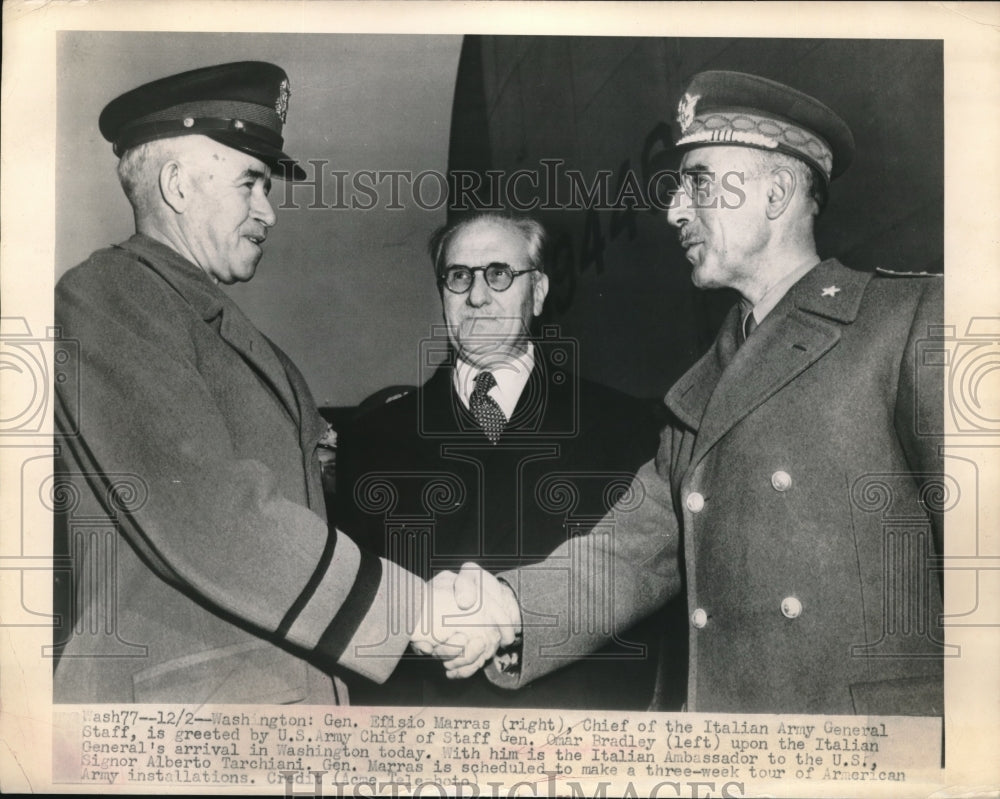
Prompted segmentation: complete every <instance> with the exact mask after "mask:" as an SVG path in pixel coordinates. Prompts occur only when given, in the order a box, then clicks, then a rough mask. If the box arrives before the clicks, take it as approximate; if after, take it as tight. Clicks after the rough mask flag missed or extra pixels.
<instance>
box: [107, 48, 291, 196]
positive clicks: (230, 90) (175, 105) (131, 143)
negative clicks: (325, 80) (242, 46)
mask: <svg viewBox="0 0 1000 799" xmlns="http://www.w3.org/2000/svg"><path fill="white" fill-rule="evenodd" d="M289 94H290V90H289V85H288V76H287V75H286V74H285V71H284V70H283V69H282V68H281V67H279V66H276V65H274V64H268V63H266V62H263V61H240V62H236V63H232V64H219V65H218V66H212V67H203V68H201V69H193V70H191V71H189V72H182V73H180V74H178V75H170V76H169V77H166V78H160V79H159V80H155V81H153V82H152V83H146V84H144V85H142V86H139V87H138V88H135V89H132V90H131V91H129V92H126V93H125V94H123V95H121V96H120V97H117V98H115V99H114V100H112V101H111V102H110V103H108V104H107V106H105V108H104V110H103V111H102V112H101V117H100V120H99V123H98V124H99V127H100V129H101V135H103V136H104V138H105V139H107V140H108V141H109V142H111V143H112V145H113V146H114V152H115V155H117V156H121V155H122V153H124V152H125V151H126V150H128V149H129V148H130V147H135V146H136V145H139V144H145V143H146V142H149V141H153V140H155V139H165V138H170V137H174V136H186V135H191V134H201V135H203V136H208V137H209V138H210V139H214V140H215V141H217V142H219V143H220V144H224V145H226V146H228V147H232V148H234V149H236V150H240V151H241V152H244V153H248V154H249V155H252V156H254V157H256V158H259V159H260V160H261V161H263V162H264V163H265V164H267V165H268V166H269V167H271V169H272V170H273V171H274V174H275V175H276V176H278V177H283V178H287V179H290V180H304V179H305V177H306V174H305V172H304V171H303V169H302V167H300V166H299V165H298V164H296V163H295V161H294V159H292V158H291V157H290V156H288V155H286V154H285V153H284V152H283V151H282V148H283V147H284V139H283V138H282V135H281V132H282V126H283V125H284V123H285V117H286V114H287V113H288V97H289Z"/></svg>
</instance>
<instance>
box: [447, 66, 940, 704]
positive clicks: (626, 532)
mask: <svg viewBox="0 0 1000 799" xmlns="http://www.w3.org/2000/svg"><path fill="white" fill-rule="evenodd" d="M678 122H679V125H680V136H679V137H678V138H677V141H676V144H677V146H678V147H679V148H680V150H681V151H682V152H683V159H682V161H681V166H680V183H681V185H682V186H683V191H678V192H677V196H676V202H675V204H674V205H673V206H672V207H671V208H670V210H669V212H668V214H667V218H668V221H669V223H670V224H671V225H673V226H674V227H676V229H677V231H678V235H679V237H680V243H681V245H682V246H683V247H684V249H685V250H686V253H687V258H688V260H689V261H690V262H691V264H692V266H693V272H692V279H693V281H694V283H695V285H697V286H699V287H701V288H714V287H729V288H733V289H735V290H736V291H737V292H738V293H739V295H740V301H739V303H738V304H737V305H736V306H734V307H733V308H732V309H731V311H730V313H729V315H728V317H727V318H726V320H725V321H724V323H723V325H722V328H721V330H720V331H719V334H718V337H717V339H716V341H715V343H714V345H713V346H712V347H711V349H710V350H709V351H708V352H707V353H706V354H705V355H704V356H703V357H702V358H701V359H700V360H699V361H698V362H697V363H696V364H695V365H694V366H693V367H692V368H691V369H690V370H689V371H688V372H687V373H686V374H685V375H684V376H683V377H681V379H680V380H678V381H677V383H676V384H675V385H674V386H673V387H672V388H671V389H670V391H669V392H668V394H667V396H666V399H665V402H666V405H667V407H668V409H669V410H670V411H671V414H672V422H671V423H670V424H669V425H668V426H667V427H666V428H665V429H664V430H663V431H662V434H661V442H660V448H659V452H658V454H657V456H656V458H655V460H654V461H653V462H652V463H650V464H648V465H647V466H645V467H643V469H641V470H640V473H639V474H638V476H637V479H636V481H635V482H634V484H633V491H632V494H633V497H632V498H631V501H630V503H629V504H628V506H627V507H626V506H625V505H622V506H620V507H618V508H615V509H612V511H611V512H610V513H609V515H608V518H607V519H606V527H608V528H613V529H614V532H613V534H612V535H604V536H595V535H589V536H585V537H583V538H579V539H574V540H572V541H569V542H567V543H566V544H565V545H563V546H561V547H560V548H559V549H557V550H556V551H555V552H554V553H553V554H552V555H551V556H550V557H549V558H548V559H547V560H546V561H545V562H543V563H541V564H538V565H534V566H529V567H526V568H522V569H518V570H516V571H511V572H506V573H504V574H503V575H502V579H503V581H504V582H498V581H497V580H495V579H494V578H492V577H491V576H490V575H488V574H475V573H473V572H470V575H472V579H474V580H475V581H478V583H479V585H478V586H476V588H477V590H480V591H482V592H483V593H484V595H485V596H487V597H490V599H489V600H488V601H489V602H490V603H491V604H492V605H493V606H494V607H495V608H497V609H498V611H497V613H498V615H503V614H506V617H507V618H511V617H514V619H515V623H516V621H517V620H516V616H517V614H518V613H520V616H521V622H522V625H523V629H522V635H523V653H522V655H523V656H522V658H521V661H520V663H519V664H518V667H517V668H508V670H507V671H503V666H504V665H505V664H504V663H501V662H499V661H496V660H495V661H494V662H493V664H492V665H491V666H490V667H489V669H488V671H489V673H490V676H491V678H492V679H493V680H494V681H496V682H498V683H500V684H504V685H507V686H508V687H517V686H518V685H522V684H526V683H528V682H530V681H531V680H533V679H535V678H536V677H538V676H539V675H541V674H545V673H548V672H550V671H552V670H553V669H555V668H558V667H559V666H561V665H563V664H565V663H567V662H569V661H570V660H572V659H573V658H574V657H577V656H579V655H580V654H581V653H583V652H587V651H590V650H591V649H592V648H593V647H595V646H597V645H599V644H600V643H601V640H602V639H601V637H600V636H599V635H591V634H588V633H586V632H583V633H579V632H573V631H574V630H579V629H580V627H579V625H578V624H576V625H574V620H575V619H577V618H587V617H588V615H587V614H593V613H595V612H598V610H599V609H600V608H604V609H605V610H607V611H608V612H611V613H613V615H614V618H615V619H616V621H617V623H618V624H619V625H627V624H629V623H632V621H634V619H635V618H637V617H640V616H642V615H644V614H646V613H648V612H649V611H650V610H651V609H653V608H655V607H658V606H659V605H661V604H662V603H663V602H664V601H666V600H667V599H668V598H669V597H670V596H672V595H673V594H674V593H675V592H677V591H684V592H686V594H687V604H688V613H689V641H690V650H689V680H688V701H687V709H688V710H692V711H703V712H704V711H735V712H747V713H753V712H765V713H766V712H782V713H827V714H842V713H843V714H853V713H884V714H921V715H937V714H941V713H942V709H943V708H942V704H943V685H942V672H943V660H942V644H941V641H942V640H943V637H942V634H941V626H940V625H941V613H942V590H941V585H940V582H939V574H938V573H936V571H935V568H934V561H935V557H936V555H937V554H938V553H940V552H941V545H942V531H941V519H940V515H941V514H940V511H941V507H940V500H941V496H942V494H941V492H940V491H939V489H940V486H941V479H942V478H941V473H942V457H941V444H942V436H941V431H942V410H943V396H942V392H943V387H942V385H941V384H940V380H939V379H938V378H931V377H930V376H929V375H926V374H925V371H924V370H922V369H921V359H920V357H919V355H920V348H921V343H922V342H923V341H926V340H928V339H929V338H931V337H933V336H934V334H935V326H936V325H940V323H941V319H942V280H941V278H940V277H939V276H896V275H893V274H889V273H886V272H882V271H876V272H875V273H870V272H860V271H854V270H851V269H849V268H847V267H846V266H844V265H843V264H841V263H840V262H838V261H837V260H834V259H828V260H821V259H820V258H819V256H818V255H817V252H816V245H815V240H814V237H813V223H814V219H815V217H816V215H817V214H818V213H819V212H820V211H821V210H822V207H823V204H824V202H825V199H826V192H827V184H828V181H829V180H830V179H832V178H835V177H837V176H838V175H839V174H840V173H841V172H843V170H844V169H845V168H846V167H847V166H848V163H849V162H850V160H851V158H852V154H853V149H854V142H853V137H852V135H851V132H850V130H849V128H848V126H847V125H846V124H845V123H844V122H843V121H842V120H841V119H840V117H838V116H837V115H836V114H835V113H834V112H833V111H832V110H830V109H829V108H828V107H826V106H825V105H823V104H821V103H820V102H818V101H817V100H815V99H813V98H812V97H809V96H807V95H804V94H802V93H800V92H798V91H796V90H794V89H792V88H789V87H787V86H784V85H781V84H778V83H775V82H773V81H770V80H766V79H764V78H761V77H757V76H753V75H746V74H742V73H733V72H705V73H701V74H699V75H696V76H695V77H694V78H693V79H692V81H691V83H690V85H689V87H688V88H687V91H686V92H685V93H684V95H683V98H682V100H681V102H680V106H679V116H678ZM636 496H641V497H642V500H641V502H637V501H636V500H635V497H636ZM903 520H905V523H902V521H903ZM578 563H586V564H587V568H578V567H577V565H576V564H578ZM594 564H605V566H604V567H603V568H604V569H607V570H610V572H611V573H613V574H614V575H616V577H617V578H618V579H615V580H613V581H612V584H611V585H610V586H609V585H607V580H606V579H596V578H595V577H594V576H593V575H595V574H596V575H601V574H602V571H603V569H602V567H599V566H595V565H594ZM626 576H627V579H625V577H626ZM508 586H509V587H508ZM511 591H513V594H512V593H511ZM571 594H572V596H573V604H569V603H568V597H569V596H570V595H571ZM514 596H516V599H517V602H516V603H515V602H513V601H512V600H513V597H514ZM518 603H519V608H518ZM667 645H669V642H667ZM471 660H472V658H468V659H466V658H459V659H456V660H454V661H452V663H451V664H449V670H450V672H451V673H452V674H453V675H454V676H462V675H463V674H464V673H466V671H467V670H468V669H470V668H472V667H474V666H475V665H476V663H475V662H471V663H470V661H471ZM498 666H499V667H500V668H498Z"/></svg>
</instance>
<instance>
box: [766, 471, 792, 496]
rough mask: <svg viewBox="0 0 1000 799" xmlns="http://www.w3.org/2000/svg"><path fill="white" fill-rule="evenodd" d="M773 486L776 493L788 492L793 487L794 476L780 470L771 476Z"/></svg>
mask: <svg viewBox="0 0 1000 799" xmlns="http://www.w3.org/2000/svg"><path fill="white" fill-rule="evenodd" d="M771 485H772V486H774V490H775V491H787V490H788V489H789V488H791V487H792V476H791V475H790V474H789V473H788V472H783V471H781V470H780V469H779V470H778V471H776V472H775V473H774V474H772V475H771Z"/></svg>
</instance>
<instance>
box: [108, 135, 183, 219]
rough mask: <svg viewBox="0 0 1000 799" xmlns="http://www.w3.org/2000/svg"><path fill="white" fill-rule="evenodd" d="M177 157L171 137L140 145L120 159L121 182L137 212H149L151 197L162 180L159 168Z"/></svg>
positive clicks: (119, 172) (119, 175)
mask: <svg viewBox="0 0 1000 799" xmlns="http://www.w3.org/2000/svg"><path fill="white" fill-rule="evenodd" d="M176 157H177V147H176V142H175V141H174V140H173V139H169V138H168V139H154V140H153V141H150V142H146V143H145V144H137V145H136V146H135V147H130V148H129V149H127V150H126V151H125V152H124V153H122V156H121V158H120V159H119V160H118V181H119V182H120V183H121V185H122V190H123V191H124V192H125V196H126V197H127V198H128V201H129V202H130V203H131V204H132V207H133V208H134V209H135V210H136V211H139V212H142V211H146V210H148V205H149V198H150V197H152V196H153V190H154V189H155V188H156V186H157V184H158V181H159V179H160V168H161V167H162V166H163V164H164V162H166V161H168V160H170V159H171V158H176Z"/></svg>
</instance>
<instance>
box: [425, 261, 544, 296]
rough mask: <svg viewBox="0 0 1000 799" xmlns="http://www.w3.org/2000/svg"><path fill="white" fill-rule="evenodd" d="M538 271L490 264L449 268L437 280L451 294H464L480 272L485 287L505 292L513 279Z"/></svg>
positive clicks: (458, 265)
mask: <svg viewBox="0 0 1000 799" xmlns="http://www.w3.org/2000/svg"><path fill="white" fill-rule="evenodd" d="M537 271H538V269H536V268H534V267H532V268H531V269H511V268H510V265H509V264H503V263H492V264H487V265H486V266H461V265H460V264H456V265H455V266H449V267H448V268H447V269H445V270H444V274H442V275H441V277H439V278H438V283H440V284H441V285H442V286H444V287H445V288H446V289H448V291H450V292H452V293H453V294H465V293H466V292H468V291H469V289H471V288H472V282H473V281H474V280H475V278H476V272H482V273H483V277H484V278H485V279H486V285H487V286H489V287H490V288H491V289H493V291H506V290H507V289H509V288H510V284H511V283H513V282H514V278H515V277H518V276H519V275H524V274H527V273H528V272H537Z"/></svg>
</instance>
